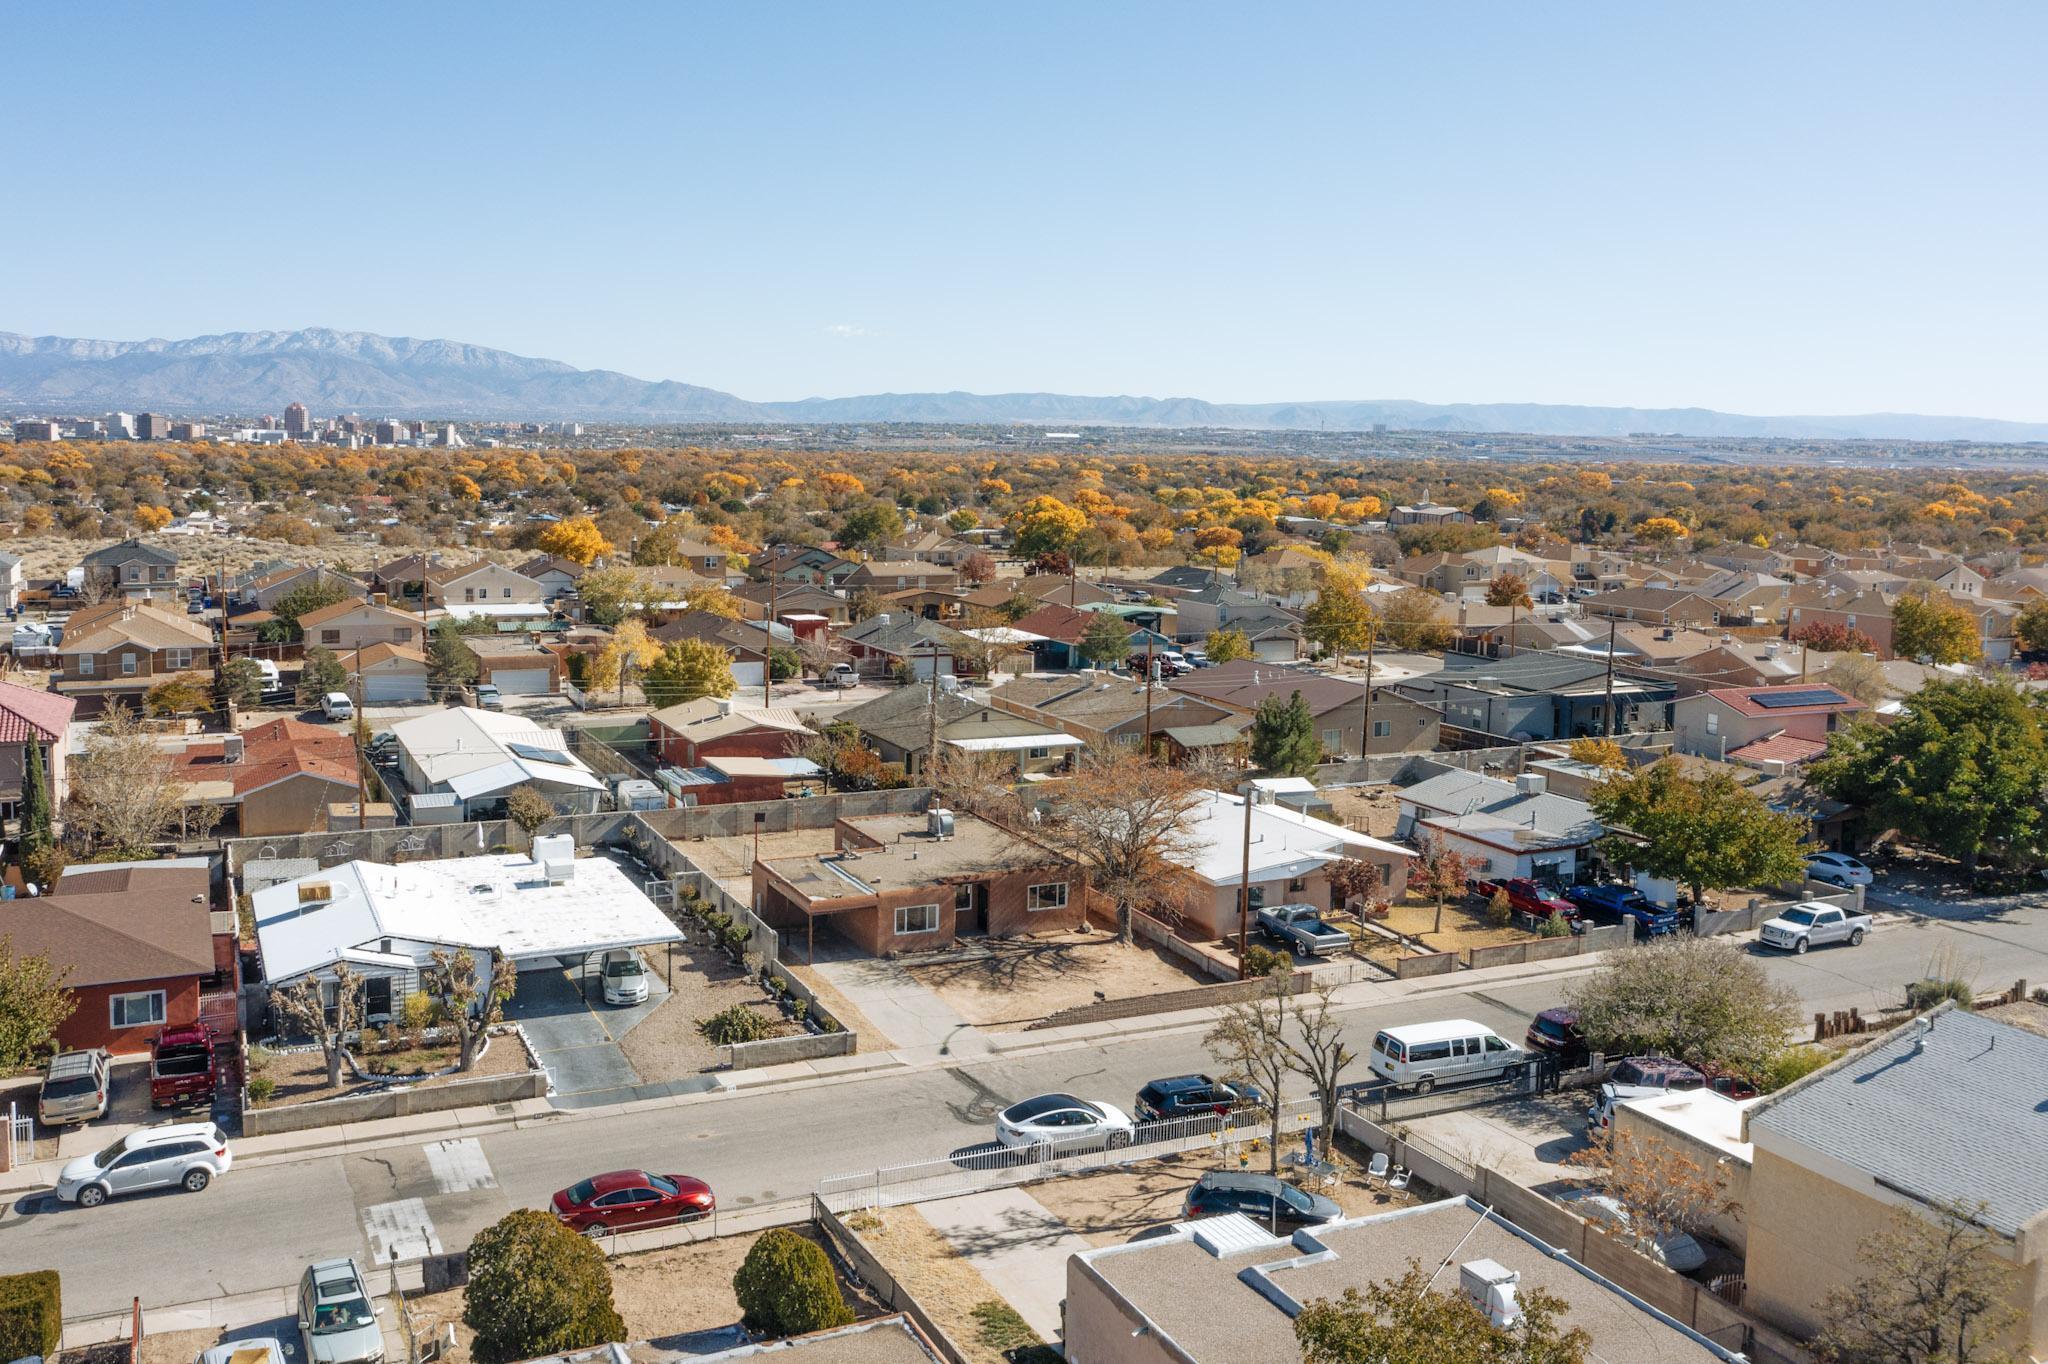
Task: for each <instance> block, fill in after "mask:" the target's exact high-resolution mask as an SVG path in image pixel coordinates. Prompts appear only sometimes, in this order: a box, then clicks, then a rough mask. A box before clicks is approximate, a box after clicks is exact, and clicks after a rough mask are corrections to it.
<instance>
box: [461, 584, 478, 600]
mask: <svg viewBox="0 0 2048 1364" xmlns="http://www.w3.org/2000/svg"><path fill="white" fill-rule="evenodd" d="M462 599H463V600H464V601H475V600H476V589H475V588H473V587H465V588H463V589H462Z"/></svg>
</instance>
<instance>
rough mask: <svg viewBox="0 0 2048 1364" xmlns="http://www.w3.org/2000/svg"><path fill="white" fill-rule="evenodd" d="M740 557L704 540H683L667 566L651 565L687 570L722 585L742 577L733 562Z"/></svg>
mask: <svg viewBox="0 0 2048 1364" xmlns="http://www.w3.org/2000/svg"><path fill="white" fill-rule="evenodd" d="M736 557H738V556H737V555H735V554H734V553H733V551H731V550H729V549H724V548H721V547H720V546H718V545H714V544H709V543H707V542H705V541H703V540H681V541H678V542H677V543H676V546H675V551H674V552H673V553H672V554H671V555H669V558H668V562H667V563H665V564H659V565H651V566H652V567H660V568H687V569H688V570H690V572H692V573H694V574H697V575H698V576H700V577H705V578H709V579H710V580H711V581H713V582H717V583H722V582H726V581H728V580H730V579H732V578H734V577H737V576H740V575H738V574H735V573H734V572H733V567H732V562H733V560H734V559H735V558H736Z"/></svg>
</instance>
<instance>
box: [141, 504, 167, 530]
mask: <svg viewBox="0 0 2048 1364" xmlns="http://www.w3.org/2000/svg"><path fill="white" fill-rule="evenodd" d="M135 524H136V525H137V526H138V527H139V528H141V529H143V530H162V529H163V528H164V527H165V526H168V525H170V524H171V509H170V508H169V507H137V508H136V509H135Z"/></svg>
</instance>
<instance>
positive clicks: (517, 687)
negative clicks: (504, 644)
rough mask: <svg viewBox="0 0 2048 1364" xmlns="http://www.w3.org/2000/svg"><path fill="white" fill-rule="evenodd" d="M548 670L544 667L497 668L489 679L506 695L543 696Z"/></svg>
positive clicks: (546, 689)
mask: <svg viewBox="0 0 2048 1364" xmlns="http://www.w3.org/2000/svg"><path fill="white" fill-rule="evenodd" d="M548 677H549V672H548V670H547V669H546V668H499V669H497V670H495V671H494V672H492V673H491V681H492V682H494V683H496V684H497V687H498V690H499V691H501V692H503V693H504V694H505V695H507V696H545V695H547V694H548V691H549V687H548Z"/></svg>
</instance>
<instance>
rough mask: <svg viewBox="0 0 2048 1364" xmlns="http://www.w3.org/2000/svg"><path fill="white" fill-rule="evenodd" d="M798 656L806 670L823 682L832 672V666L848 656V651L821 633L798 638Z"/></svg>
mask: <svg viewBox="0 0 2048 1364" xmlns="http://www.w3.org/2000/svg"><path fill="white" fill-rule="evenodd" d="M796 656H797V659H798V661H799V662H801V663H802V664H803V666H804V670H805V671H806V672H808V673H810V674H811V675H812V676H813V677H816V678H817V679H818V680H819V681H821V682H822V681H824V679H825V674H826V673H829V672H831V671H832V665H833V664H835V663H837V662H839V660H840V659H842V658H844V657H845V656H846V651H845V650H843V649H841V648H840V647H839V646H838V645H837V644H834V643H833V642H832V637H831V636H830V635H827V634H824V633H823V632H820V633H818V634H814V635H799V636H797V641H796Z"/></svg>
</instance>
